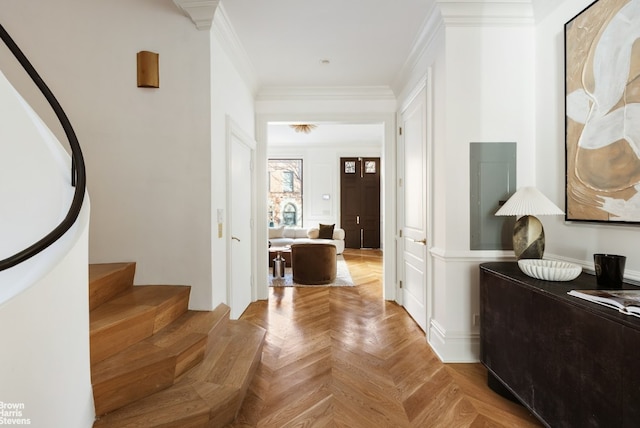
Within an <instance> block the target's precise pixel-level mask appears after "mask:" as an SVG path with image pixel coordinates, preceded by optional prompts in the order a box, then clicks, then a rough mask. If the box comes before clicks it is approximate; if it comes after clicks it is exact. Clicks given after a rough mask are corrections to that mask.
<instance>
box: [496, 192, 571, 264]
mask: <svg viewBox="0 0 640 428" xmlns="http://www.w3.org/2000/svg"><path fill="white" fill-rule="evenodd" d="M495 215H497V216H511V215H514V216H518V217H520V218H519V219H518V220H517V221H516V224H515V227H514V228H513V251H514V252H515V253H516V258H517V259H518V260H520V259H541V258H542V255H543V254H544V228H543V227H542V223H541V222H540V220H538V219H537V218H536V217H535V216H540V215H564V212H563V211H562V210H561V209H560V208H558V207H557V206H556V205H555V204H554V203H553V202H551V201H550V200H549V199H548V198H547V197H546V196H544V195H543V194H542V193H540V191H539V190H538V189H536V188H535V187H522V188H520V189H518V191H517V192H516V193H514V194H513V196H511V197H510V198H509V200H508V201H507V202H505V204H504V205H503V206H502V207H500V209H499V210H498V211H497V212H496V214H495Z"/></svg>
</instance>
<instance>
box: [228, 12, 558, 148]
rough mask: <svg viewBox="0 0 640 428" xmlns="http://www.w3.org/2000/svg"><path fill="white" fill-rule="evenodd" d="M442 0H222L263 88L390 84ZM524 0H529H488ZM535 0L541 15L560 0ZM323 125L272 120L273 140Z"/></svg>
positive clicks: (313, 138) (314, 135)
mask: <svg viewBox="0 0 640 428" xmlns="http://www.w3.org/2000/svg"><path fill="white" fill-rule="evenodd" d="M437 1H442V2H446V1H448V0H223V1H222V6H223V8H224V11H225V13H226V15H227V17H228V20H229V22H230V23H231V25H232V27H233V29H234V31H235V33H236V36H237V38H238V40H239V41H240V43H241V45H242V48H243V49H244V50H245V51H246V53H247V56H248V58H249V61H250V63H251V65H252V67H253V69H254V70H253V71H254V73H255V79H256V82H257V88H258V90H259V91H260V90H263V89H264V88H278V87H312V88H321V87H354V86H355V87H385V88H393V87H394V84H397V83H398V82H397V80H398V79H399V78H400V74H401V73H402V72H403V68H404V67H405V65H406V64H407V61H408V60H409V59H410V55H411V51H412V48H414V47H415V45H416V43H417V42H418V37H419V36H420V33H421V30H422V29H423V28H424V26H425V24H426V21H427V18H428V17H429V14H430V13H433V11H434V10H435V8H434V6H435V4H436V2H437ZM474 1H476V0H474ZM523 1H524V2H525V3H526V2H528V1H529V0H501V1H500V2H496V1H491V2H492V3H500V4H504V3H511V2H514V3H523ZM531 5H532V11H533V13H534V14H535V16H536V17H537V18H540V16H542V15H545V14H546V13H547V12H548V10H549V9H551V8H552V7H555V5H557V0H531ZM505 7H508V4H507V5H506V6H505ZM350 126H356V125H355V124H350ZM331 128H332V130H333V131H335V132H336V133H337V135H340V132H347V131H345V130H344V129H339V128H336V127H335V124H332V125H331ZM371 129H372V128H371V126H362V130H361V132H362V134H361V135H360V134H359V133H358V132H355V128H354V129H353V130H351V131H349V132H348V134H347V133H343V134H342V135H344V136H346V135H349V138H353V139H354V141H355V140H358V141H362V140H364V139H367V138H370V135H369V133H370V132H371ZM272 132H276V134H272ZM321 132H322V131H321V127H319V128H317V129H316V130H314V131H313V132H311V133H310V134H307V135H304V134H296V133H295V132H292V131H291V130H289V129H287V127H285V126H280V127H277V126H275V127H270V130H269V135H270V137H269V140H270V143H271V141H278V142H279V144H286V143H287V142H288V143H297V142H299V141H300V140H301V139H302V140H304V141H307V142H315V143H318V142H323V141H326V140H327V139H328V138H329V131H328V130H327V133H325V134H322V133H321ZM380 138H382V137H380Z"/></svg>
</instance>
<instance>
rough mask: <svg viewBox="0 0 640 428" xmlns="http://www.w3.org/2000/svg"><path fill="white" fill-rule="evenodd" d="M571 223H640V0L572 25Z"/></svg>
mask: <svg viewBox="0 0 640 428" xmlns="http://www.w3.org/2000/svg"><path fill="white" fill-rule="evenodd" d="M564 30H565V91H566V103H565V111H566V118H565V132H566V133H565V138H566V140H565V143H566V213H567V214H566V219H567V220H572V221H603V222H616V223H638V222H640V0H597V1H595V2H593V3H592V4H591V5H590V6H589V7H587V8H586V9H585V10H583V11H582V12H580V13H579V14H578V15H577V16H575V17H574V18H573V19H571V20H570V21H569V22H567V23H566V24H565V29H564Z"/></svg>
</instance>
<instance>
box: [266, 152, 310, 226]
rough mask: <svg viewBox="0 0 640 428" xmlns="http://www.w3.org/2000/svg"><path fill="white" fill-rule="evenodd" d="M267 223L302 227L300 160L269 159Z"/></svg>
mask: <svg viewBox="0 0 640 428" xmlns="http://www.w3.org/2000/svg"><path fill="white" fill-rule="evenodd" d="M268 173H269V174H268V180H269V182H268V188H269V194H268V195H267V198H268V207H267V222H268V224H269V226H271V227H273V226H278V225H287V226H298V227H302V159H269V161H268Z"/></svg>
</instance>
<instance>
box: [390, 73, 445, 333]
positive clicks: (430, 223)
mask: <svg viewBox="0 0 640 428" xmlns="http://www.w3.org/2000/svg"><path fill="white" fill-rule="evenodd" d="M432 72H433V71H432V69H431V67H429V68H428V70H427V73H426V74H425V75H424V76H423V77H422V78H421V79H420V80H419V81H418V82H417V83H416V84H415V86H414V87H413V88H412V89H411V91H409V92H408V94H407V96H406V97H405V98H404V99H403V100H402V102H401V103H400V107H399V109H398V112H397V116H396V121H397V123H398V135H397V138H398V142H397V144H396V153H395V159H396V164H397V165H396V168H397V177H396V178H397V179H396V183H395V184H396V187H395V190H396V204H397V205H398V207H399V210H398V213H397V216H396V229H395V245H394V247H395V248H394V249H395V257H396V266H397V270H396V273H397V276H396V284H395V285H396V287H397V292H396V296H397V298H396V302H397V303H398V304H399V305H401V306H402V305H403V301H402V292H401V290H400V281H404V278H403V274H402V271H401V269H400V267H402V266H403V265H404V253H403V251H401V247H400V246H401V244H402V240H403V239H404V238H402V237H401V236H400V231H401V230H402V228H403V227H404V224H403V222H402V219H403V218H404V212H403V211H402V210H403V209H404V204H402V206H400V202H402V201H403V200H402V199H401V198H402V197H403V195H404V193H403V191H401V190H400V186H401V185H400V179H403V178H404V169H403V168H402V166H401V165H399V160H400V159H402V158H403V154H404V152H403V150H404V136H402V135H400V133H399V126H400V125H399V124H400V123H402V113H403V112H404V111H406V110H407V108H408V107H409V105H410V104H411V102H412V101H413V100H414V99H415V98H416V97H417V96H418V95H419V94H420V92H421V91H422V90H423V89H424V90H425V94H426V100H425V109H426V116H427V117H426V131H425V134H426V135H425V137H426V148H425V152H426V156H427V161H426V168H427V170H426V172H425V180H426V183H425V189H426V193H427V194H426V200H425V204H426V208H425V209H426V213H425V215H426V224H425V227H426V235H427V248H426V251H425V264H426V266H425V272H426V284H425V286H426V291H425V293H426V294H425V296H426V297H425V299H426V302H425V304H426V311H427V313H426V321H427V322H426V331H425V334H426V337H427V340H431V334H430V332H431V319H432V317H433V312H434V307H435V302H434V286H433V284H434V278H435V273H434V269H433V267H434V254H433V252H432V249H433V247H434V242H433V240H434V234H433V232H434V230H435V229H434V212H433V207H434V204H433V193H434V190H433V182H434V175H433V174H434V160H433V141H434V136H433V79H432Z"/></svg>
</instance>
